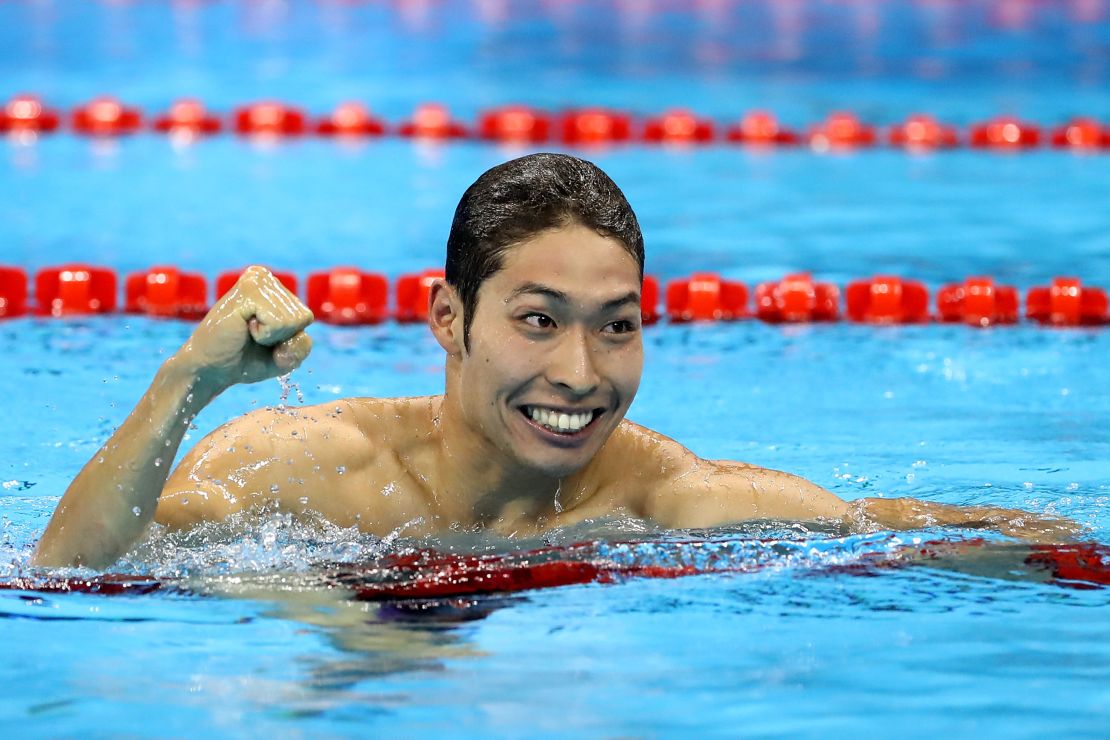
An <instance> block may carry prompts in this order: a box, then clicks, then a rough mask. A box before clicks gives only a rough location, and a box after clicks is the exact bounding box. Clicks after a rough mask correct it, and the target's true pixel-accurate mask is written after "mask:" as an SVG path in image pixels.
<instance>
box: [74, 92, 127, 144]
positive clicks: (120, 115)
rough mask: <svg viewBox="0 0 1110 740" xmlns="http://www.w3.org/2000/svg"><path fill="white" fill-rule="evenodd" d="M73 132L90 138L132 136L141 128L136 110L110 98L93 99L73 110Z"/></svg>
mask: <svg viewBox="0 0 1110 740" xmlns="http://www.w3.org/2000/svg"><path fill="white" fill-rule="evenodd" d="M72 125H73V130H74V131H76V132H78V133H81V134H88V135H90V136H121V135H124V134H133V133H135V132H136V131H138V130H139V129H141V128H142V126H143V115H142V113H140V112H139V109H138V108H132V107H129V106H126V105H124V104H123V103H121V102H120V101H118V100H116V99H115V98H113V97H111V96H104V97H100V98H94V99H93V100H90V101H89V102H88V103H85V104H84V105H82V106H78V107H77V108H75V109H74V110H73V118H72Z"/></svg>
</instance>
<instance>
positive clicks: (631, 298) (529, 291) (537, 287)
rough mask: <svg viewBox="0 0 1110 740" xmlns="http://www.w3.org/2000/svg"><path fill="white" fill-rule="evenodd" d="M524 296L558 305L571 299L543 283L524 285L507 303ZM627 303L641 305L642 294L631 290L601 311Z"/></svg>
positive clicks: (609, 301) (604, 304)
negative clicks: (539, 297) (541, 297)
mask: <svg viewBox="0 0 1110 740" xmlns="http://www.w3.org/2000/svg"><path fill="white" fill-rule="evenodd" d="M522 295H539V296H544V297H545V298H549V299H551V300H553V301H555V302H557V303H564V304H566V303H570V297H569V296H568V295H567V294H566V293H564V292H563V291H561V290H556V289H555V288H552V287H550V286H547V285H543V284H541V283H524V284H523V285H521V286H520V287H518V288H517V289H516V290H514V291H513V292H512V293H510V294H509V297H508V299H507V300H506V301H505V302H506V303H508V302H510V301H513V300H515V299H517V298H519V297H520V296H522ZM627 303H633V304H639V303H640V294H639V293H638V292H636V291H634V290H630V291H628V292H627V293H625V294H624V295H622V296H617V297H616V298H612V299H610V300H608V301H605V303H603V304H601V310H602V311H611V310H613V309H615V308H619V307H620V306H623V305H625V304H627Z"/></svg>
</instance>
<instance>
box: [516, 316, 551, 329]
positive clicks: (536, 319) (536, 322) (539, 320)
mask: <svg viewBox="0 0 1110 740" xmlns="http://www.w3.org/2000/svg"><path fill="white" fill-rule="evenodd" d="M522 320H523V321H524V323H525V324H528V326H531V327H535V328H536V329H551V328H552V327H554V326H555V321H554V320H553V319H552V318H551V317H550V316H547V315H545V314H542V313H530V314H525V315H524V317H523V319H522Z"/></svg>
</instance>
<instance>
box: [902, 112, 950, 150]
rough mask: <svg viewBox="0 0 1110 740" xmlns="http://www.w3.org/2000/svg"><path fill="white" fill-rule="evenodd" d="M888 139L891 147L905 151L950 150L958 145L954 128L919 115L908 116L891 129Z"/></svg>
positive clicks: (929, 117) (930, 117)
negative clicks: (897, 147) (901, 148)
mask: <svg viewBox="0 0 1110 740" xmlns="http://www.w3.org/2000/svg"><path fill="white" fill-rule="evenodd" d="M888 138H889V140H890V143H891V145H892V146H900V147H904V148H906V149H951V148H952V147H954V146H957V145H958V144H959V143H960V139H959V134H957V133H956V128H955V127H954V126H948V125H945V124H943V123H940V122H938V121H937V119H935V118H933V117H932V116H926V115H921V114H918V115H913V116H910V117H909V118H907V119H906V120H905V121H904V122H903V123H901V124H899V125H897V126H894V127H893V128H891V129H890V135H889V137H888Z"/></svg>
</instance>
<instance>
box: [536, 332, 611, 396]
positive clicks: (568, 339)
mask: <svg viewBox="0 0 1110 740" xmlns="http://www.w3.org/2000/svg"><path fill="white" fill-rule="evenodd" d="M595 351H596V350H595V348H594V347H593V346H591V342H590V337H589V336H588V335H587V333H586V332H585V331H584V330H582V329H574V330H572V331H568V332H566V334H564V335H563V341H561V342H559V345H558V346H557V347H556V350H555V353H554V357H552V359H551V363H550V364H549V365H548V372H547V378H548V380H549V381H550V382H551V383H552V384H553V385H557V386H561V387H563V388H566V389H567V390H569V391H570V392H571V393H573V394H574V395H575V396H588V395H589V394H590V393H593V391H594V390H596V389H597V387H598V385H600V384H601V376H600V375H599V374H598V372H597V363H596V358H595V357H594V352H595Z"/></svg>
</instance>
